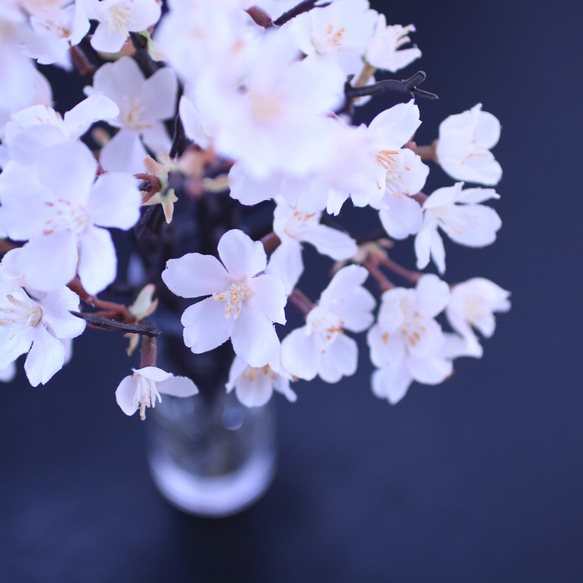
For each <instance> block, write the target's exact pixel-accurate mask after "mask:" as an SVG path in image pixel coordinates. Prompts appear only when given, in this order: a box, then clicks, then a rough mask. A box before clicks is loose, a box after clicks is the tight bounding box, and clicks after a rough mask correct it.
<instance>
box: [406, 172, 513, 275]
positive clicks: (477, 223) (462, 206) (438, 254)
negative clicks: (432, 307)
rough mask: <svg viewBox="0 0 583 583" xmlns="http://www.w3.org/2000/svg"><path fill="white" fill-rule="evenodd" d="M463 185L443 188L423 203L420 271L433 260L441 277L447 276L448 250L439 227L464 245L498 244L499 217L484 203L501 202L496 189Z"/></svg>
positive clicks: (417, 249) (418, 245) (418, 249)
mask: <svg viewBox="0 0 583 583" xmlns="http://www.w3.org/2000/svg"><path fill="white" fill-rule="evenodd" d="M462 187H463V182H457V183H456V184H455V185H454V186H448V187H445V188H439V189H438V190H436V191H435V192H434V193H433V194H431V195H430V196H429V197H427V199H426V200H425V202H424V203H423V227H422V228H421V230H420V231H419V233H418V234H417V236H416V237H415V253H416V254H417V267H418V268H419V269H423V268H424V267H426V266H427V264H428V263H429V258H430V256H431V258H433V260H434V261H435V264H436V265H437V268H438V269H439V272H440V273H444V272H445V248H444V246H443V241H442V239H441V236H440V234H439V232H438V227H439V228H440V229H442V230H443V231H444V232H445V233H446V234H447V236H448V237H449V238H450V239H451V240H452V241H455V242H456V243H459V244H460V245H466V246H467V247H485V246H486V245H490V244H491V243H493V242H494V241H495V240H496V233H497V231H498V229H500V227H501V226H502V221H501V220H500V217H499V216H498V213H497V212H496V211H495V210H493V209H491V208H490V207H487V206H484V205H482V204H478V203H481V202H483V201H485V200H489V199H491V198H500V196H499V195H498V194H497V193H496V191H495V190H493V189H492V188H467V189H465V190H462Z"/></svg>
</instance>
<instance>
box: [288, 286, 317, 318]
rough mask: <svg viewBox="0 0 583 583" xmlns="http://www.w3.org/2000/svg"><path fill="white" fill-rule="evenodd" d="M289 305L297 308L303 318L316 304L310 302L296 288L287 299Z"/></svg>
mask: <svg viewBox="0 0 583 583" xmlns="http://www.w3.org/2000/svg"><path fill="white" fill-rule="evenodd" d="M288 300H289V302H290V304H292V305H293V306H294V308H297V309H298V310H299V311H300V312H301V313H302V314H303V315H304V318H305V317H307V315H308V314H309V313H310V311H311V310H312V309H313V308H314V307H315V305H316V304H314V303H313V302H311V301H310V300H309V299H308V297H307V296H306V294H304V292H302V291H300V290H299V289H298V288H297V287H296V288H294V289H293V291H292V293H291V294H290V295H289V298H288Z"/></svg>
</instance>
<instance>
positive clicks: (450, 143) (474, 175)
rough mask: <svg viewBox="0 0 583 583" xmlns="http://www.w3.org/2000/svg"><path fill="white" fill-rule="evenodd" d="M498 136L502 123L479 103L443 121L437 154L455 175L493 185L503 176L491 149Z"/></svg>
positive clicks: (450, 172) (445, 167) (444, 165)
mask: <svg viewBox="0 0 583 583" xmlns="http://www.w3.org/2000/svg"><path fill="white" fill-rule="evenodd" d="M499 139H500V122H499V121H498V119H497V118H496V117H494V116H493V115H492V114H491V113H488V112H486V111H482V104H481V103H478V105H475V106H474V107H472V109H469V110H467V111H464V112H463V113H458V114H456V115H450V116H449V117H448V118H447V119H445V120H444V121H443V122H441V125H440V126H439V140H438V142H437V147H436V151H435V153H436V155H437V159H438V162H439V164H440V165H441V167H442V168H443V169H444V170H445V171H446V172H447V173H448V174H449V175H450V176H451V177H452V178H455V179H456V180H465V181H467V182H477V183H479V184H485V185H487V186H493V185H495V184H498V182H500V178H501V177H502V168H501V167H500V164H498V162H497V161H496V159H495V158H494V156H493V154H492V152H490V149H491V148H493V147H494V146H495V145H496V144H497V143H498V140H499Z"/></svg>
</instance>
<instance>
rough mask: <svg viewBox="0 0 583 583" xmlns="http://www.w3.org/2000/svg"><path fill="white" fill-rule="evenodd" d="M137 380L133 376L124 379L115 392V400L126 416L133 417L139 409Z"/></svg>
mask: <svg viewBox="0 0 583 583" xmlns="http://www.w3.org/2000/svg"><path fill="white" fill-rule="evenodd" d="M137 390H138V386H137V382H136V379H135V377H134V376H133V375H130V376H127V377H124V378H123V379H122V381H121V383H119V385H118V387H117V389H116V391H115V400H116V401H117V404H118V405H119V406H120V409H121V410H122V411H123V412H124V413H125V414H126V415H133V414H134V413H135V412H136V411H137V410H138V407H139V403H138V399H137V398H136V391H137Z"/></svg>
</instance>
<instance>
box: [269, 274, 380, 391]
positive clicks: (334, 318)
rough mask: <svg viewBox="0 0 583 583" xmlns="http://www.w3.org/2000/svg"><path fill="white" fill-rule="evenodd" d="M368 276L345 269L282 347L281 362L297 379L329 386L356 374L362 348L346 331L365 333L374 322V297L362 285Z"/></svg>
mask: <svg viewBox="0 0 583 583" xmlns="http://www.w3.org/2000/svg"><path fill="white" fill-rule="evenodd" d="M367 276H368V272H367V271H366V269H365V268H364V267H360V266H358V265H350V266H348V267H344V268H343V269H341V270H340V271H339V272H338V273H336V275H335V276H334V277H333V278H332V280H331V281H330V284H329V285H328V287H327V288H326V289H325V290H324V291H323V292H322V295H321V296H320V301H319V302H318V304H317V305H316V307H315V308H313V309H312V310H311V311H310V312H309V313H308V315H307V317H306V325H305V326H303V327H301V328H297V329H296V330H294V331H293V332H291V333H290V334H289V335H288V336H287V337H286V338H284V340H283V342H282V344H281V361H282V364H283V366H284V368H285V370H287V371H289V372H290V373H291V374H292V375H294V376H295V377H298V378H301V379H305V380H308V381H309V380H312V379H313V378H314V377H315V376H316V375H319V376H320V378H321V379H322V380H324V381H326V382H328V383H336V382H338V381H339V380H340V379H341V378H342V377H343V376H350V375H353V374H354V373H355V372H356V367H357V361H358V347H357V345H356V342H355V341H354V340H353V339H352V338H349V337H348V336H346V334H345V333H344V330H345V329H346V330H350V331H352V332H363V331H364V330H366V329H367V328H368V327H369V326H370V325H371V323H372V321H373V316H372V313H371V312H372V310H373V308H374V306H375V300H374V297H373V296H372V295H371V294H370V292H369V291H367V290H366V289H365V288H364V287H362V284H363V283H364V281H365V280H366V278H367Z"/></svg>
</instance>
